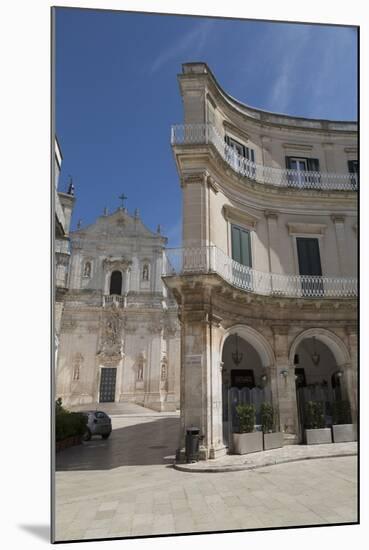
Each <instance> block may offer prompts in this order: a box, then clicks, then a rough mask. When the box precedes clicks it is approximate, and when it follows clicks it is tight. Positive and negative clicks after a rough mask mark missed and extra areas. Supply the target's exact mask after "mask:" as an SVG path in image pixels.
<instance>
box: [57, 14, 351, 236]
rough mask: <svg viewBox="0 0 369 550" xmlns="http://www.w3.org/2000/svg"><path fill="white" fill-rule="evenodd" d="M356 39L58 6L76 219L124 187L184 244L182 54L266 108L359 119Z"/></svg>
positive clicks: (60, 105)
mask: <svg viewBox="0 0 369 550" xmlns="http://www.w3.org/2000/svg"><path fill="white" fill-rule="evenodd" d="M356 45H357V36H356V30H355V29H353V28H348V27H329V26H316V25H302V24H300V25H298V24H283V23H265V22H257V21H241V20H226V19H212V18H197V17H181V16H163V15H149V14H137V13H135V14H133V13H124V12H109V11H106V12H105V11H99V10H79V9H63V8H57V10H56V103H55V106H56V131H57V135H58V138H59V142H60V144H61V148H62V152H63V157H64V160H63V165H62V173H61V178H60V184H59V189H60V190H65V188H66V184H67V180H68V175H69V174H71V175H72V176H73V181H74V184H75V187H76V198H77V201H76V206H75V210H74V214H73V222H72V229H75V228H76V224H77V221H78V220H79V219H81V220H82V227H83V226H85V225H87V224H90V223H93V222H94V220H95V219H96V218H97V217H98V216H99V215H101V214H102V212H103V209H104V207H107V208H108V210H109V212H112V211H114V210H115V209H116V208H117V207H118V205H119V200H118V196H119V195H120V194H121V193H122V192H124V193H125V195H127V197H128V200H127V207H128V210H129V212H131V213H133V211H134V209H135V208H138V209H139V211H140V216H141V218H142V220H143V222H144V223H145V224H146V225H147V226H148V227H149V228H150V229H152V230H156V227H157V225H158V224H159V223H160V224H161V226H162V233H163V234H164V235H166V236H167V237H168V238H169V246H179V245H180V237H181V235H180V233H181V208H182V205H181V191H180V186H179V180H178V175H177V172H176V168H175V163H174V159H173V155H172V152H171V148H170V126H171V124H174V123H181V122H182V120H183V112H182V103H181V97H180V93H179V88H178V83H177V77H176V75H177V74H178V73H180V72H181V64H182V63H184V62H188V61H205V62H206V63H207V64H208V65H209V66H210V68H211V70H212V71H213V73H214V75H215V77H216V78H217V80H218V82H219V83H220V85H221V86H222V87H223V89H224V90H225V91H226V92H227V93H229V94H230V95H232V96H233V97H235V98H237V99H238V100H240V101H242V102H244V103H246V104H248V105H251V106H254V107H257V108H261V109H266V110H269V111H276V112H281V113H286V114H291V115H296V116H306V117H313V118H327V119H333V120H356V119H357V52H356Z"/></svg>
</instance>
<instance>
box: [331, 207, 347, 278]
mask: <svg viewBox="0 0 369 550" xmlns="http://www.w3.org/2000/svg"><path fill="white" fill-rule="evenodd" d="M331 219H332V221H333V223H334V229H335V232H336V242H337V256H338V265H339V269H340V273H339V274H340V275H341V276H342V277H344V276H345V275H349V273H348V270H347V269H346V262H345V258H346V257H347V245H346V234H345V216H343V215H338V214H333V215H332V216H331Z"/></svg>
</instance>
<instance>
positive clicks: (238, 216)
mask: <svg viewBox="0 0 369 550" xmlns="http://www.w3.org/2000/svg"><path fill="white" fill-rule="evenodd" d="M223 213H224V217H225V218H226V219H227V220H229V221H233V222H236V223H237V222H238V223H241V224H245V225H248V226H249V227H251V228H252V229H255V228H256V224H257V222H258V221H259V219H260V218H259V217H257V216H255V215H253V214H250V212H247V211H245V210H241V209H240V208H235V207H234V206H230V205H228V204H225V205H224V206H223Z"/></svg>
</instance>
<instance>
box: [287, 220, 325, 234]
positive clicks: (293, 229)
mask: <svg viewBox="0 0 369 550" xmlns="http://www.w3.org/2000/svg"><path fill="white" fill-rule="evenodd" d="M286 225H287V227H288V233H289V234H290V235H324V233H325V230H326V229H327V226H326V224H323V223H297V222H292V223H287V224H286Z"/></svg>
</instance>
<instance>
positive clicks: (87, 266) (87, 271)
mask: <svg viewBox="0 0 369 550" xmlns="http://www.w3.org/2000/svg"><path fill="white" fill-rule="evenodd" d="M83 276H84V277H88V278H90V277H91V262H86V263H85V268H84V270H83Z"/></svg>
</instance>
